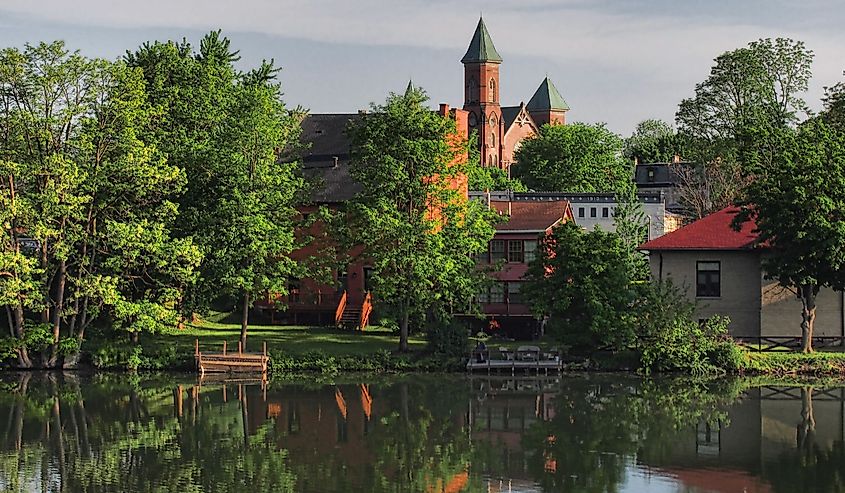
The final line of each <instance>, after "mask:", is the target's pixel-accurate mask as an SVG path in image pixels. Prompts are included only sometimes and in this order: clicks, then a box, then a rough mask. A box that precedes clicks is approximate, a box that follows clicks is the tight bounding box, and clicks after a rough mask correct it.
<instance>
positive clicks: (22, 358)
mask: <svg viewBox="0 0 845 493" xmlns="http://www.w3.org/2000/svg"><path fill="white" fill-rule="evenodd" d="M0 85H2V86H3V87H4V88H5V89H6V90H4V92H3V95H2V98H3V104H2V105H0V139H2V143H0V175H2V176H3V177H4V179H3V180H2V181H0V228H2V231H3V234H2V235H0V271H2V272H3V273H4V275H0V304H3V305H6V306H8V307H9V309H10V310H11V312H12V314H13V316H12V317H11V318H12V321H13V322H12V323H13V327H12V333H13V336H14V337H16V338H18V339H26V338H27V335H26V334H25V332H26V331H27V330H28V327H31V326H33V325H32V324H33V323H38V324H49V325H50V332H51V338H52V341H50V344H49V349H50V354H49V356H48V358H46V359H45V362H46V366H55V365H58V364H60V361H59V359H60V356H61V354H60V350H59V342H60V339H61V338H62V337H63V336H66V337H71V338H76V339H77V340H78V341H80V342H81V341H82V340H84V333H85V330H86V328H88V327H89V326H90V325H91V324H92V323H93V321H94V320H96V319H97V318H98V317H100V316H101V315H102V314H103V313H104V312H105V313H109V314H111V315H114V311H115V307H116V306H117V305H118V304H120V303H161V298H162V297H169V298H173V297H177V298H178V296H179V292H180V291H181V290H182V289H184V286H185V285H186V284H189V283H191V282H193V280H194V278H195V267H196V264H197V259H198V257H199V253H198V252H197V251H195V249H194V247H193V246H192V245H191V244H190V242H179V241H174V240H173V239H172V237H171V235H170V227H171V225H172V222H173V221H174V219H175V217H176V205H175V203H174V202H173V198H174V196H176V195H177V194H179V193H180V192H181V191H182V189H183V187H184V185H185V175H184V173H183V171H182V170H181V169H180V168H179V167H178V166H177V165H176V164H174V163H170V162H167V161H166V160H165V158H164V156H163V155H162V154H161V153H160V152H159V150H158V149H157V148H156V146H155V145H153V144H151V143H150V142H149V141H145V140H143V139H142V133H143V131H142V130H143V129H144V128H147V127H148V126H150V125H152V124H153V122H154V121H156V118H157V116H158V109H157V108H156V107H155V106H154V105H151V104H150V102H149V101H148V99H147V93H146V90H145V89H146V88H145V85H144V79H143V77H142V74H141V72H140V71H139V70H137V69H135V68H131V67H128V66H127V65H126V64H124V63H122V62H109V61H105V60H92V59H87V58H85V57H82V56H81V55H79V54H78V53H75V52H71V51H69V50H68V49H67V48H66V47H65V46H64V44H63V43H62V42H54V43H51V44H46V43H41V44H38V45H26V46H25V47H24V48H23V50H19V49H17V48H7V49H4V50H2V51H1V52H0ZM121 232H126V233H127V234H120V233H121ZM21 236H26V237H27V238H29V239H31V240H34V241H31V242H29V245H31V247H26V246H24V247H23V248H21V245H26V243H22V242H21V241H20V240H21ZM151 238H155V241H150V239H151ZM161 308H162V309H165V310H173V309H174V307H173V306H172V305H166V304H162V307H161ZM26 346H27V347H28V346H29V345H28V344H27V345H26ZM65 347H66V348H67V347H69V346H67V345H65ZM43 349H48V348H43ZM18 356H19V358H18V359H19V363H20V364H21V365H22V366H31V365H32V364H33V362H32V360H31V358H30V357H29V355H28V354H27V352H26V351H25V350H24V347H23V346H22V347H21V350H20V351H19V355H18Z"/></svg>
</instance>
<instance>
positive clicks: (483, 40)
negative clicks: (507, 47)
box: [461, 18, 502, 64]
mask: <svg viewBox="0 0 845 493" xmlns="http://www.w3.org/2000/svg"><path fill="white" fill-rule="evenodd" d="M481 62H489V63H502V57H501V56H500V55H499V52H498V51H496V47H495V46H493V38H491V37H490V33H489V32H487V26H485V25H484V18H479V19H478V26H477V27H476V28H475V34H473V36H472V40H471V41H470V42H469V48H467V52H466V54H465V55H464V57H463V58H461V63H464V64H466V63H481Z"/></svg>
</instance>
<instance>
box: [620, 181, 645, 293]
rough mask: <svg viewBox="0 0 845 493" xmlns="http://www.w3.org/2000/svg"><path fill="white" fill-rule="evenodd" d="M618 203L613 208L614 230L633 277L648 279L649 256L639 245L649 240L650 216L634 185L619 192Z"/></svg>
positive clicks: (634, 278) (638, 279)
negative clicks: (640, 249) (623, 248)
mask: <svg viewBox="0 0 845 493" xmlns="http://www.w3.org/2000/svg"><path fill="white" fill-rule="evenodd" d="M616 204H617V205H616V208H615V209H614V210H613V226H614V231H615V232H616V235H617V236H618V237H619V239H620V240H622V245H623V246H624V247H625V254H626V256H627V258H628V267H629V269H630V272H631V274H632V276H633V277H632V279H633V280H636V281H646V280H648V278H649V270H648V257H647V256H646V255H645V254H644V253H643V252H641V251H639V250H637V247H638V246H640V245H641V244H642V243H644V242H645V241H647V240H648V233H649V231H648V228H649V218H648V216H647V215H646V213H645V211H644V210H643V205H642V203H641V202H640V199H639V197H638V196H637V190H636V189H635V188H633V187H631V188H630V189H629V190H628V191H624V192H621V193H618V194H617V195H616Z"/></svg>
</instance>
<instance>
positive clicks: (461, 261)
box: [344, 88, 497, 351]
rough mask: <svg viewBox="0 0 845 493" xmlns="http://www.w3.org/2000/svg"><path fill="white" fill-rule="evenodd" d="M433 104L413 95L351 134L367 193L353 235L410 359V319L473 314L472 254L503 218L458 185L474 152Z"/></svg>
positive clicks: (350, 225) (353, 166) (357, 175)
mask: <svg viewBox="0 0 845 493" xmlns="http://www.w3.org/2000/svg"><path fill="white" fill-rule="evenodd" d="M425 100H426V96H425V94H424V93H423V92H421V91H419V90H416V89H413V88H411V89H409V90H408V91H407V92H406V93H405V94H404V95H401V96H400V95H396V94H392V95H390V96H389V97H388V99H387V101H386V102H385V104H383V105H379V106H373V108H372V111H370V112H368V113H367V114H366V115H364V116H363V118H362V119H361V121H360V122H359V123H358V124H357V125H356V126H354V127H353V128H351V129H350V134H351V136H352V142H353V144H352V161H351V163H350V173H351V174H352V176H353V178H354V179H355V180H356V181H357V182H358V183H360V184H361V186H362V189H363V190H362V192H361V193H360V194H359V195H358V197H356V199H355V200H354V201H353V202H352V203H351V204H349V221H348V222H347V223H346V224H345V232H344V236H345V237H346V238H347V239H348V243H349V244H350V245H352V244H359V245H363V246H364V248H365V251H366V252H367V254H368V255H369V256H370V262H371V263H372V266H373V269H374V274H373V277H372V281H373V296H374V298H375V300H376V302H377V303H378V304H379V309H385V310H387V311H388V313H391V314H393V315H394V316H395V318H396V319H397V320H398V321H399V326H400V336H399V347H400V350H403V351H404V350H407V338H408V333H409V324H410V320H412V319H422V318H423V317H432V316H434V315H436V314H437V315H440V316H445V315H446V314H448V313H451V312H453V311H455V310H464V309H465V308H466V307H468V306H469V305H470V303H471V300H472V297H473V296H474V295H475V294H476V293H477V291H478V286H479V283H480V282H482V278H483V273H481V272H479V271H477V270H476V269H475V263H474V260H473V254H476V253H478V252H481V251H484V250H485V249H486V248H487V242H488V240H489V239H490V238H491V237H492V236H493V226H492V224H493V222H494V221H495V220H496V219H497V218H496V217H495V214H494V213H492V212H491V211H489V210H487V208H486V207H484V206H483V204H480V203H478V202H477V201H468V200H466V198H465V197H464V196H463V193H462V190H461V189H460V186H455V183H456V182H460V181H461V179H462V178H466V171H467V166H468V164H467V160H466V156H467V154H468V152H467V151H468V144H467V142H466V141H461V140H460V139H461V137H460V136H458V135H457V134H456V128H455V122H454V121H453V120H451V119H450V118H448V117H442V116H440V115H438V114H436V113H434V112H432V111H431V110H430V109H428V108H426V107H425V106H424V105H423V103H424V102H425Z"/></svg>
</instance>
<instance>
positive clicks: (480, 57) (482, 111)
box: [461, 18, 504, 166]
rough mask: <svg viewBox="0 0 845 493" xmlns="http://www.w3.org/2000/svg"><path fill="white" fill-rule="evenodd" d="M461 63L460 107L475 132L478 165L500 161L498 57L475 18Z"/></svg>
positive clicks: (500, 133) (499, 62)
mask: <svg viewBox="0 0 845 493" xmlns="http://www.w3.org/2000/svg"><path fill="white" fill-rule="evenodd" d="M461 63H463V64H464V88H465V91H464V109H465V110H466V111H467V112H469V115H468V119H469V130H470V132H472V131H473V130H477V131H478V145H479V150H480V151H481V165H482V166H500V165H501V164H502V159H501V158H502V135H503V128H504V127H503V125H502V108H501V106H500V104H499V65H500V64H501V63H502V57H501V55H499V52H498V51H496V47H495V46H493V38H491V37H490V33H489V32H488V31H487V26H486V25H484V19H482V18H479V19H478V26H476V28H475V33H474V34H473V35H472V39H471V40H470V42H469V47H468V48H467V51H466V54H464V57H463V58H461Z"/></svg>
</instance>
